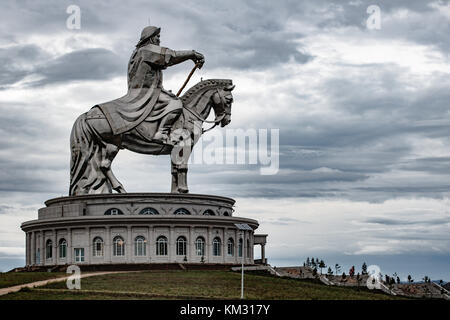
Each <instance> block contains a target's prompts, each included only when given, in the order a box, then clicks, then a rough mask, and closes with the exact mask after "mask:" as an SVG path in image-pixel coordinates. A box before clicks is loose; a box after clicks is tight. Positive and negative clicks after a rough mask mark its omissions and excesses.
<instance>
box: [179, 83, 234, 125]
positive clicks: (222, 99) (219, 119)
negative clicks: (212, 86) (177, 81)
mask: <svg viewBox="0 0 450 320" xmlns="http://www.w3.org/2000/svg"><path fill="white" fill-rule="evenodd" d="M216 91H217V94H218V95H219V98H220V105H221V106H222V110H223V113H222V115H221V116H220V117H219V118H216V119H214V120H213V121H210V120H206V119H204V118H202V117H201V116H200V115H199V114H198V113H197V112H195V111H194V110H191V109H189V108H187V107H185V106H184V105H183V108H184V109H185V110H187V111H189V112H190V113H192V114H193V115H194V116H195V117H196V118H197V119H199V120H200V121H202V122H206V123H214V125H213V126H212V127H211V128H208V129H206V130H205V129H203V128H202V134H203V133H205V132H208V131H210V130H212V129H214V128H215V127H216V126H217V125H218V124H219V123H220V121H222V120H223V118H225V116H226V115H231V112H227V111H226V109H225V102H224V100H225V98H224V97H223V95H222V94H221V93H220V90H219V88H217V89H216Z"/></svg>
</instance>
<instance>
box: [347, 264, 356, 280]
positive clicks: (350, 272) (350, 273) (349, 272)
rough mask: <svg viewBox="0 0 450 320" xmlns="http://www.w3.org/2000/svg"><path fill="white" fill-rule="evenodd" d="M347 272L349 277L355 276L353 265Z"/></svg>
mask: <svg viewBox="0 0 450 320" xmlns="http://www.w3.org/2000/svg"><path fill="white" fill-rule="evenodd" d="M348 274H349V276H350V278H353V277H354V276H355V266H352V267H351V268H350V270H349V271H348Z"/></svg>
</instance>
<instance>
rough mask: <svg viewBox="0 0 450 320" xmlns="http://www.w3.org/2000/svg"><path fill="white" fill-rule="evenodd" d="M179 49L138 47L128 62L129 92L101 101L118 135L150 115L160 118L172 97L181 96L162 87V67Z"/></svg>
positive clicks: (149, 117) (150, 46)
mask: <svg viewBox="0 0 450 320" xmlns="http://www.w3.org/2000/svg"><path fill="white" fill-rule="evenodd" d="M175 55H176V54H175V51H173V50H170V49H168V48H164V47H160V46H156V45H153V44H149V45H146V46H143V47H140V48H136V49H135V50H134V52H133V54H132V55H131V58H130V61H129V63H128V92H127V94H126V95H125V96H123V97H121V98H118V99H115V100H112V101H108V102H105V103H101V104H98V105H96V106H94V107H99V108H100V109H101V110H102V112H103V114H104V115H105V117H106V119H107V120H108V122H109V125H110V126H111V129H112V132H113V134H114V135H117V134H121V133H124V132H126V131H129V130H131V129H133V128H135V127H136V126H137V125H139V124H140V123H141V122H142V121H144V120H145V119H147V121H148V120H149V119H150V120H151V119H153V120H157V119H159V118H161V117H163V116H164V115H165V114H167V113H169V112H170V111H172V110H166V109H167V108H165V107H166V106H167V105H168V100H170V99H177V98H176V97H175V95H173V94H172V93H170V92H167V91H165V90H164V89H163V87H162V71H161V70H162V69H165V68H166V67H167V66H168V65H170V64H171V60H172V58H173V57H174V56H175Z"/></svg>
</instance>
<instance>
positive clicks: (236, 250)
mask: <svg viewBox="0 0 450 320" xmlns="http://www.w3.org/2000/svg"><path fill="white" fill-rule="evenodd" d="M234 233H235V235H234V263H239V230H238V229H236V230H235V231H234Z"/></svg>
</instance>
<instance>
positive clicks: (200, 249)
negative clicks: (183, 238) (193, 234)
mask: <svg viewBox="0 0 450 320" xmlns="http://www.w3.org/2000/svg"><path fill="white" fill-rule="evenodd" d="M195 252H196V253H197V255H198V256H204V255H205V239H203V237H198V238H197V239H196V240H195Z"/></svg>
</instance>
